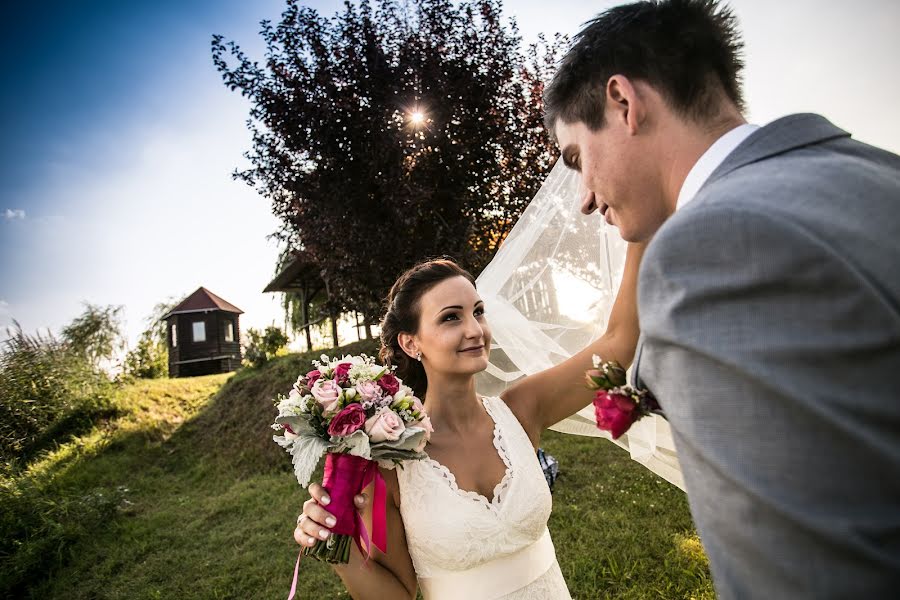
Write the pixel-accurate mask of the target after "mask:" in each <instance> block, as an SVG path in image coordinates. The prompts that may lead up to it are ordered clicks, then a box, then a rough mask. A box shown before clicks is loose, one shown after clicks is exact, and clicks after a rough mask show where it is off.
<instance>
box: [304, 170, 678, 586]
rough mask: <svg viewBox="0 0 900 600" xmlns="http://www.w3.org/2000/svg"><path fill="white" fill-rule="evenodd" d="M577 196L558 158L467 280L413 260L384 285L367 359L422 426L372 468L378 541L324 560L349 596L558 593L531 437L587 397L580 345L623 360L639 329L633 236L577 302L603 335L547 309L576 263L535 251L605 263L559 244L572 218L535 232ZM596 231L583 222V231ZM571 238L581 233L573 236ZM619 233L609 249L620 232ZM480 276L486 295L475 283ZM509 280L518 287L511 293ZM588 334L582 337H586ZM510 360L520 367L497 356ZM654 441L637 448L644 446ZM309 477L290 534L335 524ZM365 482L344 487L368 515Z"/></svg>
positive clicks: (545, 495)
mask: <svg viewBox="0 0 900 600" xmlns="http://www.w3.org/2000/svg"><path fill="white" fill-rule="evenodd" d="M573 200H574V202H573ZM578 200H579V199H578V193H577V181H576V180H574V179H573V175H572V172H568V173H566V172H565V171H564V170H563V167H562V165H561V163H560V164H558V165H557V167H556V168H555V169H554V171H553V172H552V173H551V175H550V177H548V180H547V182H546V183H545V185H544V187H543V188H542V189H541V192H539V194H538V196H537V197H536V198H535V200H534V201H533V202H532V204H531V205H530V206H529V208H528V210H527V211H526V213H525V214H523V217H522V219H521V220H520V222H519V223H518V224H517V226H516V229H514V231H513V232H512V233H511V234H510V236H509V238H508V239H507V241H506V242H505V243H504V247H503V248H502V249H501V251H500V252H499V253H498V255H497V257H495V259H494V260H493V261H492V263H491V265H489V266H488V268H487V269H485V272H484V273H483V274H482V277H481V278H479V280H478V287H477V288H476V282H475V280H474V278H473V277H472V276H471V275H470V274H469V273H468V272H466V271H465V270H463V269H462V268H461V267H459V266H458V265H457V264H456V263H454V262H452V261H450V260H431V261H426V262H424V263H421V264H419V265H416V266H415V267H413V268H411V269H410V270H408V271H407V272H406V273H404V274H403V275H402V276H401V277H400V278H399V279H398V280H397V281H396V283H395V284H394V285H393V287H392V288H391V291H390V294H389V297H388V300H387V307H388V308H387V312H386V314H385V315H384V319H383V321H382V333H381V339H382V349H381V357H382V359H383V360H384V361H385V362H388V363H391V364H394V365H396V366H397V375H398V376H399V377H400V378H401V379H403V381H404V382H405V383H407V384H408V385H410V386H411V387H412V388H413V389H414V390H415V391H416V395H417V396H419V397H421V398H424V400H425V402H426V406H427V410H428V414H429V417H430V419H431V424H432V426H433V429H434V431H433V433H432V436H431V440H430V442H429V444H428V446H427V447H426V453H427V455H428V458H426V459H424V460H421V461H410V462H407V463H405V464H404V466H403V468H400V469H395V470H382V475H383V476H384V478H385V481H386V483H387V490H388V502H387V529H388V552H387V553H380V552H378V551H377V550H374V554H373V555H372V560H371V561H370V562H369V565H368V566H369V567H371V568H364V567H363V566H362V562H363V557H362V556H361V555H360V554H359V551H358V550H357V549H356V548H354V549H353V550H352V554H351V558H350V562H349V563H348V564H346V565H335V566H334V569H335V571H336V572H337V574H338V575H339V576H340V578H341V579H342V580H343V582H344V584H345V585H346V587H347V590H348V591H349V592H350V594H351V595H352V596H353V597H354V598H378V599H379V600H381V599H382V598H415V597H416V592H417V587H420V588H421V590H422V594H423V596H424V597H425V598H426V600H445V599H451V598H461V597H463V598H466V599H467V600H479V599H485V600H487V599H498V598H504V599H516V600H527V599H529V598H535V599H538V598H540V599H550V600H552V599H567V598H570V596H569V592H568V589H567V587H566V583H565V580H564V579H563V576H562V573H561V572H560V569H559V565H558V563H557V560H556V555H555V551H554V548H553V542H552V541H551V539H550V535H549V532H548V530H547V521H548V518H549V516H550V510H551V496H550V491H549V489H548V486H547V484H546V481H545V479H544V476H543V473H542V471H541V468H540V465H539V463H538V461H537V460H536V458H535V449H536V448H537V447H538V445H539V444H540V439H541V434H542V432H543V431H544V430H545V429H547V428H549V427H550V426H554V425H555V426H556V427H555V428H559V429H561V430H566V427H565V424H566V423H568V424H569V426H570V428H571V427H577V425H578V422H576V421H572V420H571V419H570V420H569V421H564V420H565V419H567V418H569V417H572V416H573V415H575V414H576V413H578V411H580V410H583V409H585V407H587V406H588V405H590V404H591V401H592V399H593V392H591V391H590V390H589V389H588V388H587V387H586V385H585V384H584V372H585V371H586V370H588V369H590V368H591V367H592V356H593V355H595V354H596V355H599V356H601V357H603V358H604V359H605V360H611V359H613V360H617V361H618V362H619V363H621V364H622V365H624V366H628V365H629V364H630V363H631V361H632V358H633V355H634V351H635V347H636V344H637V338H638V334H639V331H638V323H637V311H636V304H637V303H636V281H637V271H638V266H639V263H640V259H641V255H642V253H643V245H638V244H629V245H628V247H627V253H626V256H625V259H624V265H623V269H622V276H621V285H620V286H619V289H618V293H617V294H615V300H614V301H612V297H613V294H612V293H611V289H609V285H607V289H606V292H607V294H606V295H607V296H608V300H607V302H606V304H605V305H604V304H603V302H593V303H592V306H593V308H594V309H597V310H601V312H602V310H603V309H604V308H605V309H606V310H607V311H608V320H607V322H606V326H605V330H604V331H603V333H602V335H600V336H599V337H597V336H596V335H595V333H596V332H595V331H589V332H588V333H587V336H588V339H583V336H582V337H579V335H578V334H579V333H582V334H583V333H584V331H581V330H583V329H585V327H587V329H591V328H592V327H593V328H594V329H596V322H595V323H593V324H591V323H587V324H585V322H582V323H581V325H579V324H578V323H577V322H576V321H575V320H574V319H572V318H569V317H567V316H566V315H565V314H563V313H565V312H566V311H565V309H564V308H561V305H562V304H564V303H565V302H564V301H565V300H567V298H566V297H565V295H566V293H569V294H576V295H577V294H578V293H579V288H578V287H577V286H574V287H573V286H572V285H569V287H568V289H565V285H564V283H565V275H566V273H568V274H569V275H572V274H573V273H576V274H577V272H578V269H572V268H565V267H559V266H556V267H553V268H549V267H550V266H551V265H548V263H547V261H548V260H550V259H552V258H553V257H557V258H564V257H565V258H566V259H567V260H570V261H571V260H575V261H576V262H578V263H579V268H582V269H583V268H586V267H587V266H589V265H590V266H593V267H592V268H593V269H594V270H595V271H597V272H599V273H600V274H601V275H602V276H603V277H601V279H605V280H606V281H611V280H612V273H611V270H612V269H613V267H612V263H613V261H612V258H613V257H612V253H611V252H610V250H609V246H608V242H606V243H607V245H606V246H605V252H606V262H605V264H603V265H602V266H597V265H596V264H595V263H598V262H602V261H596V260H589V258H588V257H586V256H585V255H584V254H582V255H577V252H576V253H574V254H573V253H572V252H566V251H563V249H562V247H563V246H564V244H563V242H564V241H565V240H566V239H569V240H571V239H572V234H573V232H572V231H571V230H570V228H569V227H566V226H560V224H559V222H557V223H556V225H555V226H554V231H552V232H550V233H551V237H553V236H556V237H557V238H559V239H557V241H556V242H555V244H551V245H552V246H553V247H552V248H551V249H548V248H544V247H541V241H540V240H543V242H546V240H547V234H548V228H550V225H549V224H551V223H553V222H554V220H556V221H558V220H559V219H560V218H563V219H564V220H565V219H569V220H570V221H571V222H573V223H574V222H578V223H581V222H582V221H584V222H587V219H585V217H584V216H583V215H577V216H578V217H580V220H579V221H574V220H571V216H572V215H574V214H575V213H577V205H578V203H580V202H579V201H578ZM586 201H590V198H587V199H586ZM591 226H592V227H594V228H599V227H600V224H599V222H597V221H594V222H593V223H592V224H591ZM575 233H578V232H575ZM604 243H605V242H604V239H603V236H602V235H598V234H597V233H596V229H595V233H594V235H593V236H592V237H591V238H590V242H588V244H599V245H601V246H602V245H603V244H604ZM578 244H581V245H582V246H584V245H585V242H584V241H581V242H576V243H575V245H574V246H573V248H574V247H575V246H577V245H578ZM618 244H619V247H620V248H623V247H624V243H623V242H621V240H618ZM535 249H537V252H538V253H539V254H540V255H541V256H542V258H541V259H540V260H538V261H529V259H528V258H527V257H526V255H527V254H528V253H529V252H533V251H534V250H535ZM576 249H577V248H576ZM582 249H584V248H582ZM569 250H572V248H569ZM588 250H591V248H590V247H588ZM536 265H537V266H536ZM541 265H543V268H541ZM570 266H571V263H570ZM576 279H577V278H576ZM582 279H584V276H583V273H582ZM587 279H589V280H590V279H591V278H587ZM592 280H593V281H595V282H596V278H593V279H592ZM554 283H555V286H556V288H559V289H558V290H556V289H555V290H551V291H552V292H553V293H552V294H549V296H548V294H546V293H545V294H544V298H543V301H542V300H541V298H540V297H538V294H536V293H535V291H536V290H538V289H540V290H543V291H544V292H546V291H547V290H546V289H545V287H546V286H547V285H551V286H552V285H553V284H554ZM570 283H571V282H570ZM510 286H512V287H510ZM482 289H484V290H485V291H486V292H487V293H486V294H483V295H482V294H480V293H479V292H480V291H481V290H482ZM513 289H515V290H518V292H515V291H513ZM523 290H527V291H528V292H529V293H528V294H524V295H523V294H522V293H519V292H522V291H523ZM556 292H560V294H557V293H556ZM601 295H602V294H601ZM483 296H487V298H485V297H483ZM548 297H549V298H550V301H547V299H548ZM568 300H571V298H569V299H568ZM609 304H612V307H611V310H609ZM525 305H529V306H530V308H526V307H525ZM536 306H544V308H547V307H549V308H550V309H552V310H549V312H550V313H553V314H554V315H555V317H553V316H552V315H551V316H550V318H546V319H541V320H540V321H538V320H536V319H535V318H533V317H536V316H543V317H547V316H548V315H547V314H543V315H541V314H540V313H541V311H540V310H538V309H536V308H535V307H536ZM495 307H496V308H497V310H498V324H499V326H500V327H499V329H500V330H501V331H502V335H501V337H502V338H503V339H502V340H501V344H500V346H501V348H498V349H496V350H498V351H499V352H496V353H495V356H496V355H499V356H500V358H499V359H497V358H496V357H492V356H491V347H492V341H493V337H492V328H491V321H492V319H493V316H492V310H494V308H495ZM517 308H518V309H519V310H517ZM543 312H544V313H547V312H548V311H547V310H544V311H543ZM523 313H527V314H529V316H530V317H532V318H527V317H525V316H523ZM544 321H546V322H544ZM498 333H499V331H498ZM590 338H596V339H594V341H590V342H589V343H587V342H588V341H589V339H590ZM585 343H587V346H586V347H585ZM573 344H578V347H580V348H583V349H582V350H581V351H579V352H575V353H574V355H572V352H571V351H569V350H567V349H568V348H572V346H573ZM517 355H518V356H517ZM523 355H527V356H524V357H523ZM567 356H568V357H567ZM562 359H565V360H562ZM555 363H558V364H555ZM523 365H529V366H527V367H525V368H524V370H523V369H516V368H512V369H510V367H511V366H512V367H516V366H520V367H521V366H523ZM537 369H540V370H537ZM485 371H487V373H485ZM476 379H478V385H476ZM511 381H515V382H514V383H513V384H512V385H508V383H509V382H511ZM498 382H499V384H500V385H499V386H498V385H496V384H498ZM492 386H493V388H496V389H498V390H502V391H499V395H483V394H484V388H490V387H492ZM503 388H505V389H503ZM479 392H482V393H479ZM575 419H577V417H575ZM561 421H563V427H560V422H561ZM581 421H582V422H586V420H585V419H584V418H582V419H581ZM626 444H627V442H626ZM656 454H657V453H655V452H654V449H653V448H651V449H650V456H651V458H658V457H657V456H656ZM663 462H665V461H663ZM661 464H662V463H661ZM648 466H650V468H651V469H653V470H655V471H657V472H661V471H660V469H658V468H654V466H652V465H648ZM658 466H659V465H657V467H658ZM661 474H663V476H666V474H664V473H661ZM667 478H669V477H667ZM670 480H671V478H670ZM309 491H310V494H311V498H310V499H309V500H308V501H307V502H306V503H305V504H304V505H303V513H302V514H301V515H300V517H299V518H298V523H297V527H296V529H295V531H294V538H295V540H296V541H297V543H298V544H301V545H304V546H311V545H313V543H315V541H316V538H319V539H327V538H328V536H329V535H330V527H333V526H334V523H335V521H334V517H333V516H332V515H331V514H330V513H329V512H328V503H329V498H328V495H327V492H326V491H325V490H324V489H323V488H322V487H321V486H320V485H318V484H312V485H310V488H309ZM366 496H367V495H360V496H358V497H357V498H356V501H357V506H358V507H359V509H360V511H361V514H362V516H363V518H364V519H365V520H366V522H371V505H370V503H366Z"/></svg>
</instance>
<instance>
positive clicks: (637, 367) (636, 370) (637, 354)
mask: <svg viewBox="0 0 900 600" xmlns="http://www.w3.org/2000/svg"><path fill="white" fill-rule="evenodd" d="M643 351H644V334H643V333H642V334H641V335H640V337H639V338H638V344H637V348H636V349H635V351H634V362H633V363H632V368H631V387H633V388H635V389H640V388H642V387H644V385H643V383H642V382H641V378H640V371H641V355H642V354H643Z"/></svg>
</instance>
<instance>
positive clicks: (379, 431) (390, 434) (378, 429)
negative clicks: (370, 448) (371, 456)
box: [366, 406, 406, 443]
mask: <svg viewBox="0 0 900 600" xmlns="http://www.w3.org/2000/svg"><path fill="white" fill-rule="evenodd" d="M404 429H406V427H405V426H404V425H403V419H401V418H400V415H398V414H397V413H395V412H394V411H392V410H391V409H390V408H388V407H386V406H385V407H382V408H380V409H378V412H376V413H375V414H374V415H372V416H371V417H370V418H369V419H368V420H367V421H366V433H368V434H369V440H370V441H371V442H372V443H376V442H384V441H389V442H393V441H395V440H398V439H400V434H401V433H403V430H404Z"/></svg>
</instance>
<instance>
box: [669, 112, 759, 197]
mask: <svg viewBox="0 0 900 600" xmlns="http://www.w3.org/2000/svg"><path fill="white" fill-rule="evenodd" d="M757 129H759V125H751V124H749V123H744V124H743V125H738V126H737V127H735V128H734V129H732V130H731V131H729V132H728V133H726V134H725V135H723V136H722V137H720V138H719V139H717V140H716V141H715V142H714V143H713V145H712V146H710V147H709V148H708V149H707V150H706V152H704V153H703V156H701V157H700V158H699V160H697V162H696V163H694V166H693V167H692V168H691V170H690V172H689V173H688V175H687V177H685V179H684V183H683V184H681V191H680V192H679V193H678V201H677V202H676V203H675V210H678V209H680V208H683V207H684V205H685V204H687V203H688V202H690V201H691V200H693V199H694V196H696V195H697V192H699V191H700V188H701V187H703V184H704V183H706V180H707V179H709V176H710V175H712V174H713V171H715V170H716V168H718V166H719V165H721V164H722V162H723V161H724V160H725V159H726V158H728V155H729V154H731V153H732V152H733V151H734V149H735V148H737V147H738V146H740V145H741V142H743V141H744V140H746V139H747V138H748V137H749V136H750V134H751V133H753V132H754V131H756V130H757Z"/></svg>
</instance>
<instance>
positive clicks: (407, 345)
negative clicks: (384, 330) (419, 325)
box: [397, 331, 419, 358]
mask: <svg viewBox="0 0 900 600" xmlns="http://www.w3.org/2000/svg"><path fill="white" fill-rule="evenodd" d="M397 343H398V344H400V349H401V350H403V351H404V352H405V353H406V355H407V356H408V357H410V358H415V356H416V353H418V351H419V350H418V349H417V347H416V342H415V340H413V336H412V334H409V333H406V332H405V331H401V332H400V333H398V334H397Z"/></svg>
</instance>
